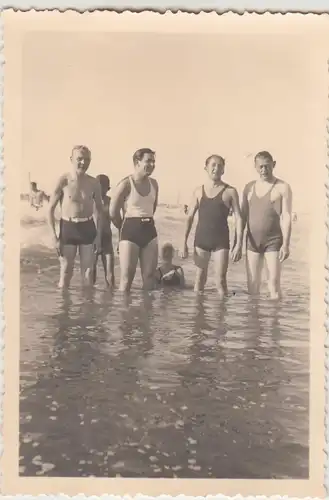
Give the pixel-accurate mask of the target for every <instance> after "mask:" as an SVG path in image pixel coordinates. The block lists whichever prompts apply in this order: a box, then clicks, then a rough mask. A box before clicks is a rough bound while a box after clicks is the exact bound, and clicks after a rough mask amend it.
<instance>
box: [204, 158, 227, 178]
mask: <svg viewBox="0 0 329 500" xmlns="http://www.w3.org/2000/svg"><path fill="white" fill-rule="evenodd" d="M206 171H207V173H208V175H209V178H210V179H211V180H213V181H218V180H220V179H221V177H222V175H223V173H224V162H223V160H222V159H221V158H218V157H217V156H214V157H213V158H211V159H210V160H209V162H208V165H207V166H206Z"/></svg>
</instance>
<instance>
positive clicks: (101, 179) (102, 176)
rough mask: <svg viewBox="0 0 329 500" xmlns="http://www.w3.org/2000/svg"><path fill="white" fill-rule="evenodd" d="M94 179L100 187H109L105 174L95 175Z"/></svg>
mask: <svg viewBox="0 0 329 500" xmlns="http://www.w3.org/2000/svg"><path fill="white" fill-rule="evenodd" d="M96 179H97V180H98V181H99V183H100V185H101V186H103V185H106V186H109V185H110V179H109V177H108V176H107V175H105V174H99V175H97V177H96Z"/></svg>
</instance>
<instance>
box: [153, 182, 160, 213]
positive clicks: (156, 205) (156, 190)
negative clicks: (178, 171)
mask: <svg viewBox="0 0 329 500" xmlns="http://www.w3.org/2000/svg"><path fill="white" fill-rule="evenodd" d="M152 180H153V185H154V189H155V201H154V208H153V214H155V211H156V209H157V207H158V200H159V184H158V182H157V181H156V180H155V179H152Z"/></svg>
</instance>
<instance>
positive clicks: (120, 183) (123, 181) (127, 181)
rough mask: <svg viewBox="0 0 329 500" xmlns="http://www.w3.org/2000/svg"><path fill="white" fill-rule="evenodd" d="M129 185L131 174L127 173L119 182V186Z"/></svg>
mask: <svg viewBox="0 0 329 500" xmlns="http://www.w3.org/2000/svg"><path fill="white" fill-rule="evenodd" d="M127 186H130V175H127V176H126V177H124V178H123V179H121V181H119V182H118V184H117V187H121V188H126V187H127Z"/></svg>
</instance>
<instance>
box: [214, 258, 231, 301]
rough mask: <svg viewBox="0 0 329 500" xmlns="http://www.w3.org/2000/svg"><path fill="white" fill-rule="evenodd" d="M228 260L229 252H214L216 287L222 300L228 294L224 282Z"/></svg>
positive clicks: (225, 282)
mask: <svg viewBox="0 0 329 500" xmlns="http://www.w3.org/2000/svg"><path fill="white" fill-rule="evenodd" d="M228 258H229V250H225V249H222V250H217V252H214V262H215V278H216V286H217V290H218V293H219V296H220V298H224V297H225V295H227V293H228V290H227V281H226V276H227V268H228Z"/></svg>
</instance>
